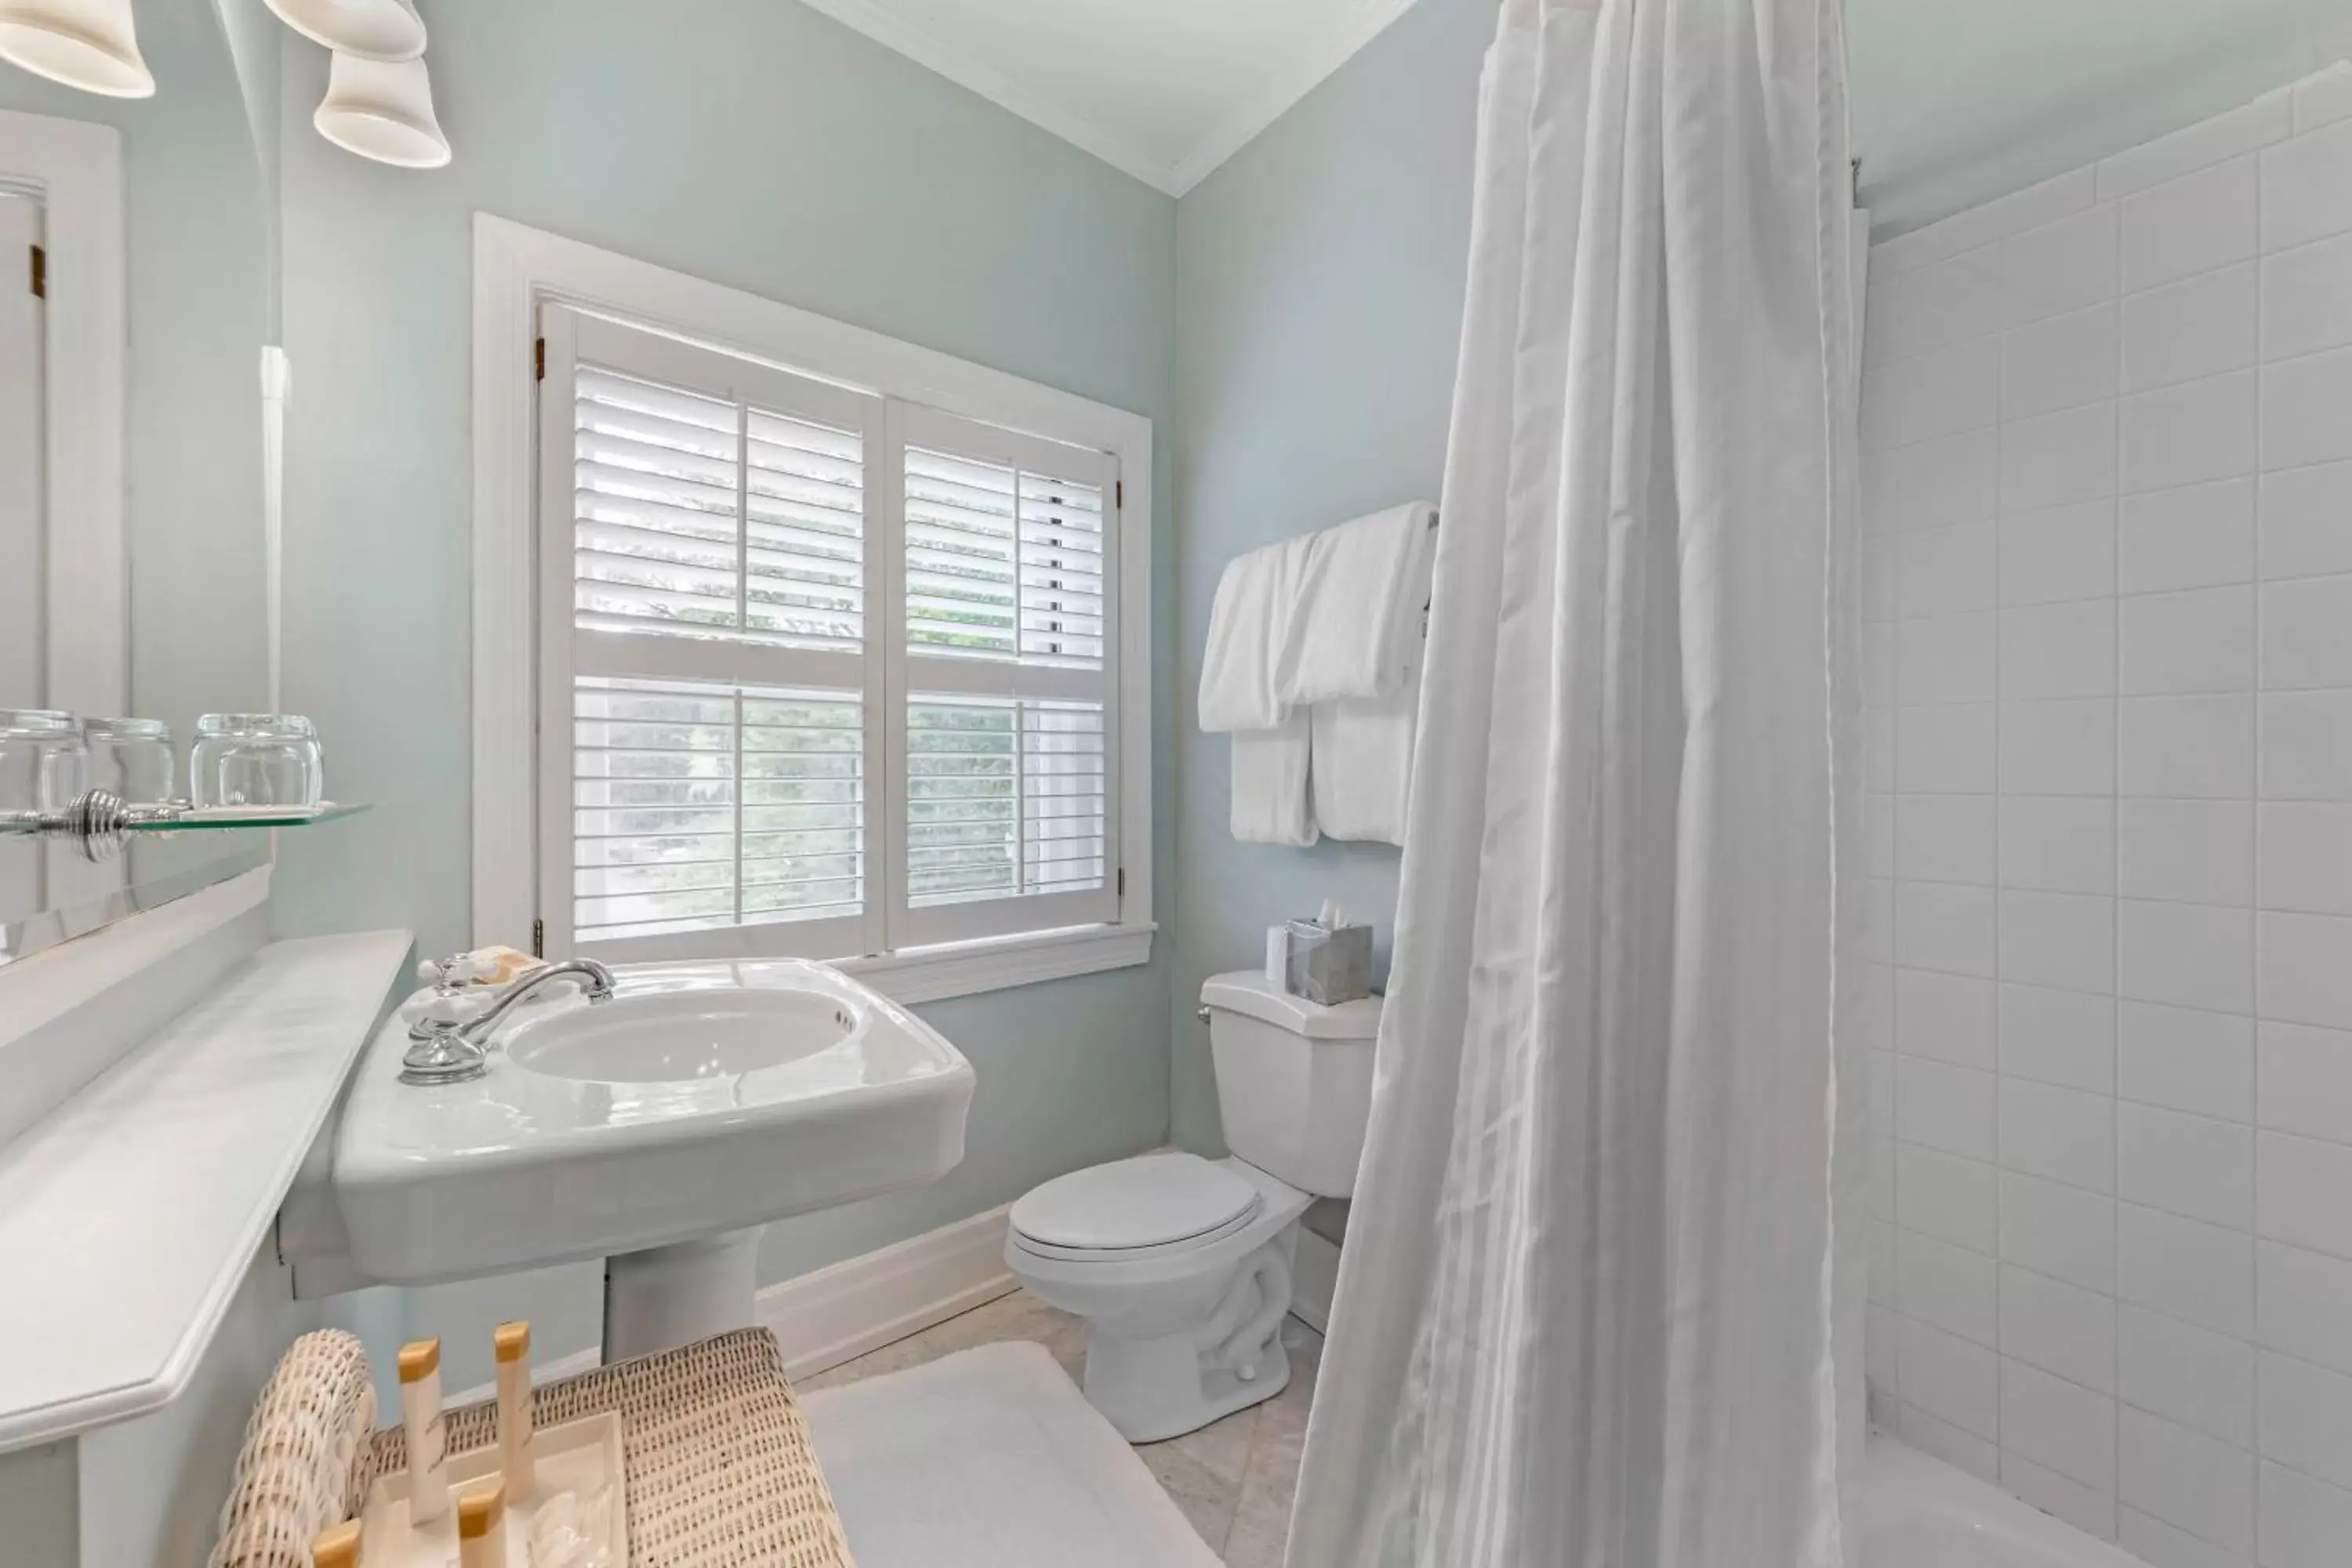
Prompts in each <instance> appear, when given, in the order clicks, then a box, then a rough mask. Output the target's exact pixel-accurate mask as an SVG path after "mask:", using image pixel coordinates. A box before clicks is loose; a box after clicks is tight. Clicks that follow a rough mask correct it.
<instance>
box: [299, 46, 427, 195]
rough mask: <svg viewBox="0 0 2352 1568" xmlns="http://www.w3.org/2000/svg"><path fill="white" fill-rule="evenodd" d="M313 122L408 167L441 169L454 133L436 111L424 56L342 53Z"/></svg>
mask: <svg viewBox="0 0 2352 1568" xmlns="http://www.w3.org/2000/svg"><path fill="white" fill-rule="evenodd" d="M310 122H311V123H312V124H313V125H316V126H317V127H318V128H319V134H320V135H321V136H324V137H325V138H326V139H327V140H328V141H330V142H333V143H334V144H335V145H336V146H338V147H341V148H342V149H343V150H344V151H345V152H349V153H358V154H359V155H360V156H361V157H362V158H373V159H374V160H375V161H376V162H377V163H391V164H394V165H396V166H397V167H400V168H403V169H437V168H439V167H441V165H442V164H444V163H447V162H448V161H449V139H448V138H447V137H446V136H444V135H442V134H441V122H440V121H438V120H436V119H435V118H434V115H433V79H432V78H431V77H429V76H428V75H426V74H425V62H424V61H423V60H422V59H411V60H402V61H399V62H396V63H386V62H385V61H383V60H371V59H363V58H361V57H359V56H357V55H342V54H339V55H337V56H336V57H335V58H334V63H333V65H332V66H331V68H330V69H329V72H328V76H327V96H326V99H325V100H323V101H322V102H320V105H319V111H318V113H316V114H314V115H312V116H311V118H310Z"/></svg>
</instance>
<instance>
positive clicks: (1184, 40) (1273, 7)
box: [807, 0, 1412, 195]
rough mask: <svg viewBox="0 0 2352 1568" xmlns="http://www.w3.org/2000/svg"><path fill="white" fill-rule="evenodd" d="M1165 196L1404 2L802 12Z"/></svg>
mask: <svg viewBox="0 0 2352 1568" xmlns="http://www.w3.org/2000/svg"><path fill="white" fill-rule="evenodd" d="M807 4H809V5H812V6H814V7H815V8H816V9H817V10H819V11H822V12H824V14H825V15H827V16H831V17H833V18H834V19H835V21H838V22H843V23H845V24H847V25H848V26H852V27H855V28H856V29H857V30H858V31H859V32H861V33H864V34H866V36H867V37H871V38H874V39H876V40H877V41H879V42H881V43H883V44H887V46H889V47H891V48H894V49H896V50H898V52H899V53H900V54H902V55H906V56H908V58H912V59H916V60H919V61H920V62H921V63H922V64H924V65H927V66H929V67H930V68H932V69H933V70H935V71H938V72H939V73H940V75H941V76H944V77H946V78H948V79H950V80H951V81H956V82H960V83H961V84H962V85H963V86H965V87H968V88H970V89H971V90H973V91H974V92H977V93H979V94H980V95H981V96H982V97H983V98H987V99H990V100H993V101H994V102H996V103H998V104H1000V105H1002V106H1003V107H1004V108H1006V109H1009V110H1012V111H1013V113H1015V114H1018V115H1020V116H1021V117H1022V118H1024V120H1028V121H1034V123H1036V124H1038V125H1041V126H1043V127H1045V129H1046V130H1048V131H1050V132H1054V133H1055V135H1057V136H1059V137H1061V138H1063V139H1064V140H1065V141H1067V142H1075V143H1076V144H1077V145H1078V146H1080V147H1083V148H1085V149H1086V150H1087V152H1089V153H1093V154H1095V156H1097V157H1098V158H1100V159H1102V160H1103V161H1104V162H1105V163H1109V164H1111V165H1112V166H1113V167H1115V168H1118V169H1123V170H1125V171H1126V172H1127V173H1129V174H1132V175H1134V176H1135V177H1136V178H1137V179H1139V180H1141V181H1143V182H1144V183H1145V184H1150V185H1154V186H1156V187H1158V188H1159V189H1160V190H1163V191H1165V192H1167V193H1168V194H1169V195H1183V194H1184V193H1185V192H1186V191H1188V190H1190V189H1192V186H1194V185H1195V184H1199V183H1200V181H1201V180H1202V177H1203V176H1204V175H1206V174H1208V173H1209V172H1210V171H1211V170H1212V169H1214V168H1215V167H1216V166H1217V165H1218V164H1220V163H1223V162H1224V161H1225V160H1226V159H1227V158H1230V157H1231V156H1233V155H1234V153H1236V152H1238V151H1239V150H1240V149H1241V147H1242V145H1243V143H1244V142H1247V141H1249V139H1250V138H1251V137H1253V136H1255V135H1256V134H1257V133H1258V132H1261V131H1263V130H1265V128H1266V127H1267V126H1268V125H1271V124H1272V123H1274V121H1276V119H1278V118H1279V117H1280V116H1281V114H1282V111H1283V110H1286V109H1288V108H1289V107H1290V106H1291V105H1292V104H1294V103H1296V102H1297V101H1298V100H1300V99H1301V98H1304V97H1305V96H1307V91H1308V90H1309V89H1312V88H1313V87H1314V86H1315V84H1316V83H1317V82H1319V81H1321V80H1322V79H1324V78H1325V77H1327V76H1328V75H1330V74H1331V72H1332V71H1333V70H1335V69H1337V68H1339V66H1340V65H1341V64H1342V63H1343V62H1345V61H1346V60H1347V58H1348V57H1349V56H1350V55H1352V54H1354V53H1355V52H1356V51H1357V50H1358V49H1360V48H1361V47H1363V46H1364V45H1365V44H1366V43H1368V42H1369V41H1370V39H1371V38H1372V37H1373V36H1374V35H1375V34H1377V33H1379V32H1380V30H1381V28H1382V27H1385V26H1388V25H1389V24H1390V23H1391V22H1392V21H1394V20H1395V19H1396V18H1397V17H1398V16H1401V15H1402V14H1403V13H1404V12H1405V10H1407V9H1408V8H1409V7H1410V6H1411V5H1412V0H807Z"/></svg>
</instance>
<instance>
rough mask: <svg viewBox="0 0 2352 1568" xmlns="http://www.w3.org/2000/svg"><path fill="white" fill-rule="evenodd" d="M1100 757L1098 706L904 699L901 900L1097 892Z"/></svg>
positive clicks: (1101, 844) (923, 903) (923, 904)
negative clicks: (904, 896)
mask: <svg viewBox="0 0 2352 1568" xmlns="http://www.w3.org/2000/svg"><path fill="white" fill-rule="evenodd" d="M1103 762H1104V752H1103V715H1102V706H1101V704H1099V703H1093V702H1053V701H1024V700H1017V699H1012V700H999V699H985V698H946V697H935V696H917V697H915V698H912V699H910V700H909V701H908V706H907V894H908V903H909V905H910V906H912V907H915V908H929V907H933V906H937V905H940V904H951V903H963V902H969V901H971V900H981V899H1004V898H1018V897H1023V896H1026V895H1031V894H1039V893H1067V892H1082V891H1086V890H1088V889H1099V888H1101V887H1102V886H1103V885H1104V874H1105V872H1104V868H1105V865H1106V858H1105V847H1106V837H1105V834H1106V828H1107V820H1108V813H1107V810H1106V807H1107V805H1108V801H1107V796H1106V794H1105V788H1104V785H1105V773H1104V766H1103Z"/></svg>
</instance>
